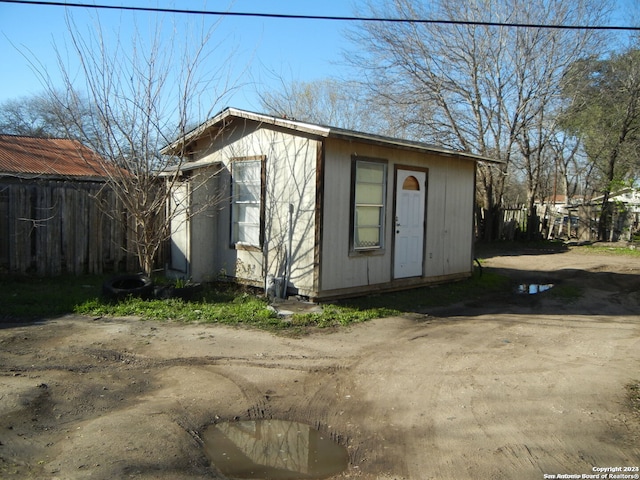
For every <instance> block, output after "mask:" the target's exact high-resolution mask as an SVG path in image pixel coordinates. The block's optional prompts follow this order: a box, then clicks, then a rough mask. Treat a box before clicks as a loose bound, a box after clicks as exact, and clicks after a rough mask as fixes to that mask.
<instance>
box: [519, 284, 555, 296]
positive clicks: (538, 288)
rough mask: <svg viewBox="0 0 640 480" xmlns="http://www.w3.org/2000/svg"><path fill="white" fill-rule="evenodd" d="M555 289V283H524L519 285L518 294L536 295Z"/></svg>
mask: <svg viewBox="0 0 640 480" xmlns="http://www.w3.org/2000/svg"><path fill="white" fill-rule="evenodd" d="M551 288H553V283H523V284H521V285H518V293H524V294H527V295H535V294H536V293H542V292H546V291H547V290H549V289H551Z"/></svg>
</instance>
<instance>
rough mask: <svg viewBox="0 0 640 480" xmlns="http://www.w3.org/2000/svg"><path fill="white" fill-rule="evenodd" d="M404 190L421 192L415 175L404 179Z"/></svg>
mask: <svg viewBox="0 0 640 480" xmlns="http://www.w3.org/2000/svg"><path fill="white" fill-rule="evenodd" d="M402 189H403V190H418V191H419V190H420V182H418V179H417V178H416V177H414V176H413V175H409V176H408V177H407V178H405V179H404V182H402Z"/></svg>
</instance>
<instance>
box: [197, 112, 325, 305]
mask: <svg viewBox="0 0 640 480" xmlns="http://www.w3.org/2000/svg"><path fill="white" fill-rule="evenodd" d="M198 148H199V150H200V151H201V152H202V153H201V154H200V155H199V156H198V157H197V158H196V161H197V162H199V163H200V162H202V163H210V162H221V163H222V164H223V165H224V168H223V170H222V172H221V173H220V174H219V175H218V178H217V179H216V188H217V190H218V191H219V192H222V193H223V196H224V197H226V198H223V199H222V201H221V202H220V203H219V205H218V208H216V209H214V210H213V211H211V212H208V217H209V220H204V219H203V220H202V222H201V223H200V224H199V225H196V224H195V223H194V224H193V226H192V229H193V231H194V238H193V243H194V248H193V250H194V251H193V259H194V260H195V261H196V262H197V263H200V261H201V259H203V258H204V259H207V258H209V257H210V258H211V259H212V264H210V263H209V262H208V261H205V262H204V264H203V265H202V267H200V266H199V265H198V266H196V265H194V266H193V271H194V275H193V276H194V277H196V278H198V279H205V277H206V276H207V275H208V276H209V277H211V276H212V272H213V275H214V276H217V275H218V274H222V275H227V276H232V277H236V278H238V279H241V280H244V281H249V282H251V283H254V284H257V285H263V284H264V280H265V276H266V275H267V274H271V275H274V276H276V277H282V276H284V275H285V273H286V260H287V251H288V246H289V222H290V217H289V205H290V204H291V205H293V215H292V217H291V220H292V225H293V239H292V240H293V241H292V246H293V248H292V262H291V263H292V268H291V284H292V286H293V287H295V288H298V289H300V290H301V291H302V292H303V293H304V294H310V293H311V290H312V288H313V285H314V277H313V273H314V258H315V256H314V247H315V241H314V240H315V237H314V232H315V204H316V203H315V202H316V161H317V152H318V150H319V142H318V141H316V140H313V139H310V138H306V137H301V136H295V135H292V134H291V133H287V132H284V131H280V130H274V129H269V128H262V129H256V128H255V126H254V125H251V124H249V125H248V127H247V126H245V125H242V126H239V127H238V128H236V129H234V130H233V133H232V134H231V135H230V136H227V137H226V138H224V139H223V138H219V139H217V140H215V141H213V142H210V144H206V143H204V142H203V141H202V140H201V142H200V144H199V145H198ZM247 157H264V158H265V166H264V167H265V186H266V196H265V197H264V199H263V203H264V248H263V250H262V251H261V250H256V249H251V248H248V249H247V248H237V249H236V248H235V247H233V246H232V245H231V234H230V225H231V218H230V212H229V204H230V193H231V191H230V182H229V175H230V169H231V161H232V159H233V158H247ZM196 243H197V247H196V246H195V244H196ZM196 250H197V251H198V254H197V256H196ZM205 270H206V271H208V272H209V273H208V274H206V273H205ZM196 272H197V274H196Z"/></svg>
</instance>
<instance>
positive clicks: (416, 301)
mask: <svg viewBox="0 0 640 480" xmlns="http://www.w3.org/2000/svg"><path fill="white" fill-rule="evenodd" d="M104 280H105V278H104V277H100V276H91V277H87V276H85V277H69V278H67V277H65V278H61V277H59V278H48V279H44V278H31V277H28V278H27V277H22V278H18V279H13V280H8V279H2V280H1V281H0V287H1V288H0V304H1V305H2V307H3V308H2V314H3V315H6V316H7V317H8V318H42V317H51V316H56V315H61V314H67V313H76V314H81V315H91V316H114V317H119V316H122V317H124V316H136V317H140V318H141V319H145V320H156V321H177V322H200V323H219V324H225V325H248V326H253V327H257V328H263V329H267V330H283V331H284V330H288V331H292V332H296V331H301V330H303V329H305V328H309V327H317V328H327V327H335V326H345V325H349V324H352V323H359V322H365V321H368V320H371V319H373V318H381V317H387V316H392V315H400V314H402V313H404V312H420V311H424V310H425V309H426V308H428V307H433V306H442V305H447V304H453V303H458V302H460V301H471V300H477V299H481V298H482V297H484V296H486V295H488V294H491V293H495V292H504V291H506V290H508V289H509V280H508V279H507V278H505V277H501V276H499V275H496V274H494V273H491V272H484V273H483V275H478V274H476V275H474V276H473V277H472V278H470V279H468V280H464V281H460V282H457V283H450V284H442V285H436V286H432V287H422V288H417V289H413V290H405V291H398V292H392V293H385V294H376V295H369V296H366V297H360V298H355V299H350V300H348V301H343V302H337V303H333V304H324V305H323V309H322V313H309V314H294V315H292V316H291V317H289V318H281V317H279V316H278V314H277V312H276V311H274V310H273V309H272V308H269V305H268V302H267V300H266V299H265V298H264V296H263V295H261V294H260V293H259V292H255V291H252V290H250V289H247V288H242V287H238V286H235V285H231V284H226V283H222V284H207V285H204V289H203V292H202V298H201V299H200V300H198V301H191V302H186V301H183V300H181V299H176V298H171V299H163V300H158V299H153V300H142V299H139V298H128V299H126V300H123V301H120V302H110V301H108V300H106V299H103V298H102V297H101V296H100V292H101V287H102V283H103V281H104Z"/></svg>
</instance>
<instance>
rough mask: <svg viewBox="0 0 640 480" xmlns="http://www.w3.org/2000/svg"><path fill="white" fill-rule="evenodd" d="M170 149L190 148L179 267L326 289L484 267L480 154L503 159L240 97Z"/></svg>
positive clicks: (207, 275) (181, 192)
mask: <svg viewBox="0 0 640 480" xmlns="http://www.w3.org/2000/svg"><path fill="white" fill-rule="evenodd" d="M163 153H164V154H172V155H181V156H182V157H183V159H184V163H183V164H182V166H181V167H180V171H181V174H182V176H181V181H180V182H178V183H177V184H175V185H174V186H173V189H174V192H173V199H174V205H173V206H174V207H175V208H182V209H183V210H182V211H183V212H184V215H182V218H181V219H176V221H175V222H174V227H173V229H172V238H171V240H172V248H171V262H170V265H169V267H170V268H169V270H170V273H172V274H174V275H178V276H184V277H188V278H191V279H193V280H197V281H203V280H212V279H216V278H219V277H221V276H222V277H226V278H230V279H233V280H235V281H239V282H246V283H250V284H254V285H258V286H265V287H267V288H269V287H270V285H271V284H272V283H275V285H276V288H277V287H280V289H281V290H282V291H281V293H284V290H285V289H286V291H287V292H288V293H297V294H300V295H303V296H307V297H310V298H311V299H313V300H325V299H329V298H337V297H348V296H355V295H360V294H365V293H371V292H378V291H385V290H395V289H403V288H411V287H416V286H420V285H427V284H433V283H436V282H445V281H452V280H459V279H463V278H466V277H469V276H470V275H471V273H472V270H473V258H474V253H473V243H474V215H473V214H474V198H475V178H476V164H477V162H479V161H491V160H488V159H485V158H480V157H478V156H475V155H471V154H468V153H463V152H456V151H451V150H447V149H443V148H438V147H435V146H432V145H427V144H424V143H418V142H412V141H407V140H401V139H395V138H388V137H382V136H377V135H372V134H367V133H362V132H355V131H350V130H344V129H339V128H333V127H326V126H321V125H315V124H309V123H305V122H300V121H296V120H291V119H286V118H277V117H272V116H268V115H263V114H257V113H252V112H248V111H244V110H238V109H234V108H228V109H226V110H224V111H222V112H221V113H219V114H218V115H216V116H215V117H213V118H212V119H210V120H209V121H207V122H205V123H203V124H202V125H200V126H199V127H198V128H196V129H195V130H193V131H192V132H190V133H189V134H187V135H186V136H185V137H184V138H181V139H179V140H177V141H176V142H175V143H173V144H171V145H169V146H167V147H165V148H164V150H163ZM216 194H217V197H218V198H219V199H220V201H219V202H217V203H216V205H211V206H210V207H209V208H204V209H201V207H202V206H203V205H206V201H205V200H204V199H205V197H207V198H211V196H212V195H216ZM196 211H199V212H200V213H198V214H195V215H190V214H189V213H188V212H196Z"/></svg>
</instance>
